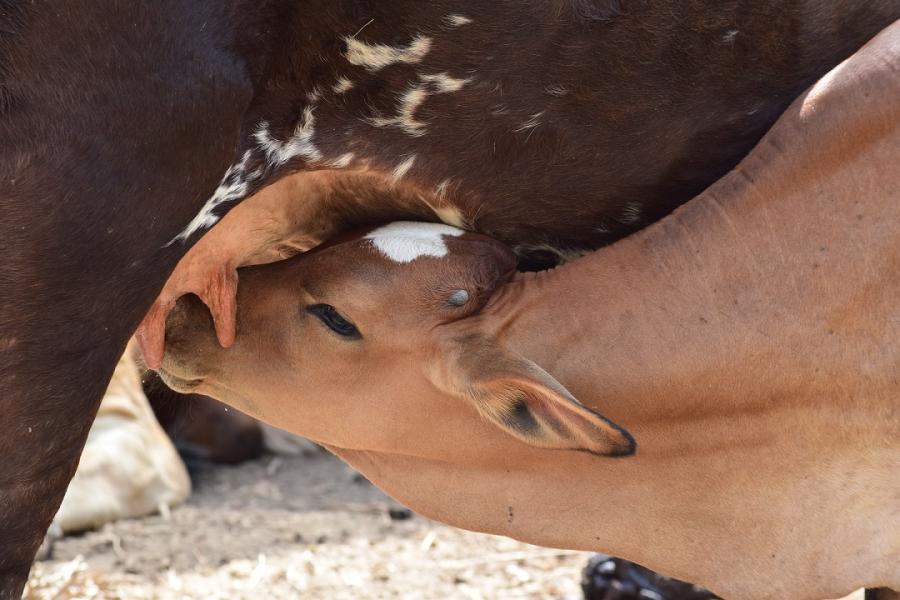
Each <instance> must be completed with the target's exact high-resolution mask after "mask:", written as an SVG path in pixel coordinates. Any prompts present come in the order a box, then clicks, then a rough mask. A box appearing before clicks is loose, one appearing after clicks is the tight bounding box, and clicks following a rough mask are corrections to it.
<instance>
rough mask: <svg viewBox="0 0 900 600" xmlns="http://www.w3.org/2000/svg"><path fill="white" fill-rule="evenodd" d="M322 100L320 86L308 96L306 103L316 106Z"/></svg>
mask: <svg viewBox="0 0 900 600" xmlns="http://www.w3.org/2000/svg"><path fill="white" fill-rule="evenodd" d="M320 98H322V88H320V87H319V86H315V87H313V89H312V90H311V91H309V92H307V94H306V101H307V102H309V103H310V104H315V103H316V102H318V101H319V99H320Z"/></svg>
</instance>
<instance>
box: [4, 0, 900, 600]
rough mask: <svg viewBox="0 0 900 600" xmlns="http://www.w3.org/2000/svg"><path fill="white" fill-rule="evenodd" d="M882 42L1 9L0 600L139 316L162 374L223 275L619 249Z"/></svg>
mask: <svg viewBox="0 0 900 600" xmlns="http://www.w3.org/2000/svg"><path fill="white" fill-rule="evenodd" d="M898 17H900V3H898V2H897V1H896V0H843V1H841V2H832V3H822V2H817V1H815V0H800V1H798V2H793V3H790V4H788V5H785V4H784V3H782V2H775V1H773V0H764V1H753V2H750V1H749V0H744V1H740V0H734V1H730V2H725V3H722V2H714V1H712V0H696V1H692V2H689V3H685V2H680V1H678V2H676V1H674V0H669V1H667V2H645V1H642V0H551V1H550V2H546V1H541V2H536V1H526V2H493V3H484V2H475V1H473V0H457V1H455V2H449V1H447V0H440V1H436V2H427V3H422V2H415V1H413V0H396V1H392V2H374V1H369V0H348V1H346V2H340V3H335V2H330V1H325V0H305V1H302V2H297V1H290V2H289V1H287V0H259V1H254V2H248V1H247V0H215V1H213V0H159V1H158V2H152V3H134V2H125V3H123V2H118V1H112V0H91V1H86V0H73V1H70V2H65V3H60V2H50V1H48V0H34V1H29V2H25V1H24V0H0V214H2V215H3V217H2V219H0V240H2V248H3V254H2V259H0V298H2V302H0V414H2V415H3V419H2V423H0V452H2V454H3V456H4V457H5V458H6V460H5V462H4V466H3V468H2V470H0V539H2V540H3V547H2V551H0V598H2V599H3V600H6V599H8V598H17V597H18V596H19V593H20V591H21V589H22V586H23V585H24V582H25V578H26V575H27V572H28V569H29V566H30V563H31V560H32V557H33V555H34V552H35V549H36V548H37V546H38V544H39V542H40V540H41V537H42V532H43V531H44V530H45V529H46V527H47V525H48V524H49V523H50V520H51V518H52V516H53V514H54V513H55V511H56V508H57V506H58V505H59V502H60V500H61V499H62V496H63V492H64V489H65V486H66V483H67V482H68V481H69V479H70V478H71V477H72V474H73V472H74V470H75V466H76V463H77V455H78V452H79V450H80V449H81V448H82V446H83V444H84V441H85V439H86V436H87V433H88V430H89V427H90V422H91V419H92V417H93V416H94V414H95V413H96V410H97V406H98V403H99V401H100V398H101V397H102V395H103V391H104V389H105V387H106V383H107V382H108V381H109V378H110V376H111V374H112V372H113V368H114V366H115V364H116V360H117V359H118V357H119V356H120V355H121V353H122V351H123V350H124V348H125V344H126V342H127V340H128V339H129V336H131V335H132V333H133V332H134V331H135V329H136V327H137V326H138V324H139V323H140V322H141V321H142V319H143V317H144V315H145V314H147V312H148V309H150V308H151V306H152V307H153V309H152V310H151V311H150V315H149V317H148V319H147V320H146V321H145V327H144V328H143V336H142V338H143V344H144V346H145V348H147V349H148V356H149V358H150V360H151V362H152V361H153V360H155V359H158V358H159V356H160V355H161V348H162V333H161V331H162V329H163V328H162V327H161V324H162V323H163V322H164V313H165V311H166V310H167V309H168V308H169V307H170V306H171V304H172V302H173V300H172V298H173V296H174V297H177V296H178V295H179V294H180V293H181V292H182V291H186V290H189V291H195V290H196V291H198V292H199V293H201V295H203V297H204V298H206V299H207V302H208V303H210V304H211V305H213V313H214V314H215V315H216V317H217V321H218V322H219V325H220V326H219V330H220V337H221V338H222V341H223V343H225V344H228V343H229V342H230V340H231V337H233V328H234V323H233V320H230V317H231V315H232V314H233V290H234V286H235V278H234V269H233V267H234V266H237V265H239V264H244V263H248V264H249V263H251V262H259V261H263V260H270V259H271V258H272V257H273V256H274V257H278V256H281V255H283V254H285V253H289V252H292V251H295V250H296V249H298V248H299V249H303V248H306V247H309V246H310V245H311V244H314V243H316V242H318V241H319V240H320V239H324V238H326V237H328V236H330V235H332V233H333V232H336V231H338V230H339V229H341V228H343V227H345V226H350V225H354V224H356V223H358V222H364V221H367V220H370V219H379V220H382V219H386V218H389V219H396V218H416V219H426V220H442V221H446V222H453V223H456V224H463V225H465V226H466V227H469V228H471V229H473V230H477V231H482V232H485V233H490V234H491V235H493V236H495V237H497V238H499V239H502V240H504V241H507V242H509V243H512V244H513V245H515V246H518V248H519V253H520V254H521V255H523V256H525V257H526V258H529V259H531V260H533V261H540V260H542V259H543V258H544V257H545V255H547V254H548V253H549V254H551V255H553V256H555V255H558V254H566V255H571V254H575V253H578V252H579V251H581V250H585V249H589V248H594V247H596V246H598V245H602V244H604V243H608V242H612V241H614V240H615V239H617V238H619V237H621V236H623V235H625V234H626V233H629V232H631V231H634V230H636V229H638V228H640V227H641V226H643V225H645V224H646V223H648V222H650V221H652V220H654V219H656V218H658V217H659V216H661V215H663V214H665V213H666V212H667V211H669V210H671V209H672V208H674V207H675V206H677V205H678V204H679V203H682V202H684V201H686V200H688V199H689V198H690V197H692V196H693V195H695V194H696V193H698V192H700V191H701V190H702V189H704V188H705V187H706V186H708V185H709V184H710V183H712V182H713V181H715V180H716V179H717V178H719V177H720V176H721V175H723V174H724V173H725V172H726V171H727V170H728V169H729V168H731V167H732V166H733V165H734V164H736V163H737V161H738V160H739V159H740V157H741V156H742V155H743V154H745V153H746V152H747V151H748V150H749V149H750V148H751V147H752V146H753V144H754V143H755V142H756V141H757V140H758V139H759V138H760V137H761V136H762V134H763V133H764V132H765V130H766V129H767V128H768V127H769V126H770V125H771V123H772V122H774V120H775V118H776V117H777V115H778V114H780V112H781V111H782V110H783V109H784V108H785V107H786V106H787V105H788V104H789V102H790V101H791V99H792V98H793V97H794V96H796V95H797V94H798V93H800V91H802V90H803V89H804V88H805V87H806V86H807V85H808V84H809V83H810V82H811V81H813V80H815V79H816V78H817V77H819V76H821V75H822V74H823V73H824V72H826V71H827V70H828V69H829V68H831V67H832V66H833V65H835V64H837V63H838V62H839V61H840V60H842V59H843V58H845V57H846V56H848V55H849V54H850V53H851V52H853V51H854V50H855V49H857V48H858V47H859V46H860V45H861V44H863V43H864V42H865V41H866V40H867V39H869V38H871V36H873V35H874V34H875V33H877V32H878V31H879V30H881V29H883V28H884V27H886V26H887V25H888V24H889V23H891V22H892V21H893V20H895V19H897V18H898ZM244 199H248V204H247V205H248V206H250V207H251V209H250V211H249V212H250V213H251V214H250V216H249V217H248V218H247V223H248V225H257V224H259V218H258V213H259V212H262V213H266V207H270V206H273V204H272V202H274V206H275V207H276V208H277V206H278V205H279V204H281V205H282V206H283V207H284V208H283V209H279V210H274V209H273V211H272V212H268V213H267V214H269V215H271V216H272V217H274V219H275V221H276V223H275V224H274V225H273V224H271V223H269V224H268V225H269V226H268V227H261V228H255V229H254V235H251V236H249V237H246V238H238V237H235V238H234V240H235V241H234V242H231V244H230V245H229V244H226V245H225V246H223V247H222V248H221V249H220V250H219V251H218V252H215V249H210V248H207V249H206V250H205V251H200V250H198V253H199V254H198V255H197V256H196V257H195V258H194V259H190V260H188V261H187V262H186V263H185V265H186V266H185V269H182V270H181V271H180V274H179V275H178V277H176V278H175V279H174V283H173V284H172V285H170V286H167V287H166V289H165V290H164V291H163V286H164V284H165V283H166V280H167V278H168V277H169V275H170V274H171V273H172V271H173V270H174V269H175V267H176V265H177V264H178V263H179V261H181V259H182V258H183V257H184V255H185V253H186V252H187V251H188V249H189V248H191V247H192V246H193V245H194V244H195V242H196V241H197V240H198V239H199V238H200V237H201V236H203V235H204V234H205V232H207V231H208V230H210V228H211V227H212V226H213V225H215V224H216V223H217V222H218V221H219V220H220V219H222V218H223V216H225V215H226V213H228V211H229V210H230V209H231V208H233V207H235V206H238V205H239V204H240V203H241V202H242V201H243V200H244ZM279 201H280V202H279ZM249 202H254V203H257V204H258V205H259V207H260V208H259V211H256V212H255V211H253V210H252V206H253V205H252V204H249ZM298 206H299V207H301V208H302V207H306V208H307V209H308V210H298V208H297V207H298ZM238 208H240V206H238ZM235 214H236V215H238V216H239V214H238V213H235ZM254 214H256V215H257V218H252V217H253V215H254ZM282 218H284V219H296V220H295V221H292V222H290V223H288V221H287V220H285V221H280V220H281V219H282ZM222 225H226V224H225V223H224V222H223V223H222ZM238 229H239V230H240V231H241V232H242V233H246V232H247V231H249V230H248V229H245V228H244V227H238ZM225 231H227V227H226V228H225ZM212 233H215V229H214V230H213V231H212ZM233 246H236V247H237V249H236V250H235V248H234V247H233ZM201 250H203V249H202V248H201ZM211 250H212V252H211ZM211 253H212V254H213V258H214V259H215V260H205V261H204V260H202V257H204V256H209V255H210V254H211ZM198 257H199V258H198ZM191 265H193V267H194V268H193V269H192V268H190V267H191ZM161 291H163V294H162V295H161V296H160V292H161ZM156 298H158V300H157V301H154V299H156Z"/></svg>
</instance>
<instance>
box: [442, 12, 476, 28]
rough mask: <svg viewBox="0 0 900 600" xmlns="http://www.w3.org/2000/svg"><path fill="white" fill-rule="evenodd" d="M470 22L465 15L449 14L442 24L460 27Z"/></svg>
mask: <svg viewBox="0 0 900 600" xmlns="http://www.w3.org/2000/svg"><path fill="white" fill-rule="evenodd" d="M471 22H472V19H470V18H469V17H467V16H465V15H459V14H449V15H446V16H445V17H444V23H446V24H447V25H448V26H450V27H462V26H463V25H468V24H469V23H471Z"/></svg>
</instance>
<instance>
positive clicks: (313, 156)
mask: <svg viewBox="0 0 900 600" xmlns="http://www.w3.org/2000/svg"><path fill="white" fill-rule="evenodd" d="M315 133H316V118H315V116H314V115H313V107H312V106H307V107H306V108H305V109H303V117H302V118H301V119H300V122H299V123H298V124H297V127H296V128H295V129H294V133H293V135H291V137H290V138H289V139H288V140H287V141H285V142H282V141H281V140H277V139H275V138H274V137H273V136H272V134H271V133H270V132H269V124H268V123H266V122H265V121H263V122H262V123H260V125H259V127H258V128H257V129H256V132H255V133H254V134H253V137H254V139H256V143H257V144H258V145H259V148H260V150H262V151H263V152H264V153H265V155H266V160H267V161H268V163H269V164H270V165H271V166H275V167H278V166H281V165H283V164H285V163H286V162H288V161H289V160H291V159H293V158H297V157H300V158H303V159H306V160H308V161H312V162H317V161H320V160H322V153H321V152H320V151H319V149H318V148H316V145H315V144H314V143H313V136H315Z"/></svg>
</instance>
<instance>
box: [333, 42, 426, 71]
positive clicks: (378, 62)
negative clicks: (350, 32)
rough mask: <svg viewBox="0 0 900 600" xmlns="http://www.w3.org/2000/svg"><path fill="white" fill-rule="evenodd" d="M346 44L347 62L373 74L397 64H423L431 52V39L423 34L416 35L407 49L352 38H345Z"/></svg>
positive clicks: (345, 55)
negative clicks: (423, 60)
mask: <svg viewBox="0 0 900 600" xmlns="http://www.w3.org/2000/svg"><path fill="white" fill-rule="evenodd" d="M344 42H345V43H346V44H347V52H346V54H344V57H345V58H346V59H347V62H349V63H350V64H352V65H357V66H360V67H365V68H366V70H368V71H371V72H373V73H374V72H376V71H380V70H381V69H383V68H385V67H387V66H389V65H393V64H395V63H406V64H415V63H418V62H421V60H422V59H423V58H425V55H426V54H428V51H429V50H431V38H430V37H427V36H424V35H421V34H420V35H416V36H415V37H414V38H413V40H412V42H410V44H409V45H408V46H406V47H398V46H385V45H384V44H367V43H365V42H361V41H359V40H357V39H355V38H352V37H345V38H344Z"/></svg>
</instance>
